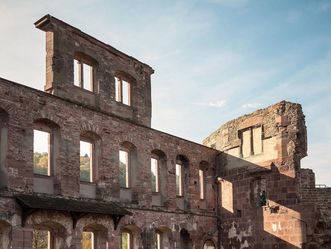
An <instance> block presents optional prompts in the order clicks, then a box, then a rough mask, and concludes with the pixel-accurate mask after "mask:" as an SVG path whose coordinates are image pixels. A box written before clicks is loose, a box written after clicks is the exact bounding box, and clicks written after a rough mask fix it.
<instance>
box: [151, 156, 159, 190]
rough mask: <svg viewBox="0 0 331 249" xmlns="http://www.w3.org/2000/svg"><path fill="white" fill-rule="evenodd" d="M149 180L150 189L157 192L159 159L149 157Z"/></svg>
mask: <svg viewBox="0 0 331 249" xmlns="http://www.w3.org/2000/svg"><path fill="white" fill-rule="evenodd" d="M151 181H152V191H153V192H159V160H158V159H156V158H153V157H152V158H151Z"/></svg>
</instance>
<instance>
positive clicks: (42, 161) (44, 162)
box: [33, 152, 49, 175]
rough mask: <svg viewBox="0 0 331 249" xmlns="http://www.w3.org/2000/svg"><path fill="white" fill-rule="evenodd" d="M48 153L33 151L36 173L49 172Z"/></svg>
mask: <svg viewBox="0 0 331 249" xmlns="http://www.w3.org/2000/svg"><path fill="white" fill-rule="evenodd" d="M48 160H49V158H48V153H47V152H42V153H40V152H35V153H33V165H34V173H36V174H40V175H47V174H48Z"/></svg>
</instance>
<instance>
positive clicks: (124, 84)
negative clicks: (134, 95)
mask: <svg viewBox="0 0 331 249" xmlns="http://www.w3.org/2000/svg"><path fill="white" fill-rule="evenodd" d="M130 89H131V88H130V82H128V81H127V80H124V79H123V78H122V77H115V94H116V95H115V99H116V101H117V102H121V103H122V104H125V105H131V91H130Z"/></svg>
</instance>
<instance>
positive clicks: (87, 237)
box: [82, 231, 95, 249]
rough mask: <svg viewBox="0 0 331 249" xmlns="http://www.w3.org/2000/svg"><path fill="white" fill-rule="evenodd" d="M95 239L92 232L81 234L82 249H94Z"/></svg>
mask: <svg viewBox="0 0 331 249" xmlns="http://www.w3.org/2000/svg"><path fill="white" fill-rule="evenodd" d="M94 246H95V238H94V233H93V232H86V231H84V232H83V235H82V248H83V249H94Z"/></svg>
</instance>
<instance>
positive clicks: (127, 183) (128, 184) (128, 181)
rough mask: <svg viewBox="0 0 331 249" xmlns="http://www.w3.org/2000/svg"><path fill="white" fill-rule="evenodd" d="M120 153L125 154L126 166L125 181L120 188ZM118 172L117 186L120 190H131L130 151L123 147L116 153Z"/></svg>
mask: <svg viewBox="0 0 331 249" xmlns="http://www.w3.org/2000/svg"><path fill="white" fill-rule="evenodd" d="M121 152H125V153H127V165H126V181H125V186H121V178H120V177H121V174H120V165H121ZM118 170H119V176H118V177H119V184H120V188H122V189H129V188H131V150H130V149H128V148H125V147H121V148H120V149H119V153H118Z"/></svg>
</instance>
